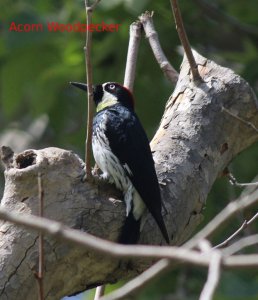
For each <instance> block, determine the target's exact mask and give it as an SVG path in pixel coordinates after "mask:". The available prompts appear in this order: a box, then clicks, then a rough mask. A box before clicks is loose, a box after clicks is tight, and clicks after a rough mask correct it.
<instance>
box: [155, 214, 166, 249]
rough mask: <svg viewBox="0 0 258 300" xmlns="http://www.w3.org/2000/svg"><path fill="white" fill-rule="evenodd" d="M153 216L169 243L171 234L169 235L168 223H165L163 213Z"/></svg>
mask: <svg viewBox="0 0 258 300" xmlns="http://www.w3.org/2000/svg"><path fill="white" fill-rule="evenodd" d="M153 217H154V219H155V221H156V223H157V224H158V226H159V229H160V231H161V233H162V235H163V237H164V239H165V241H166V242H167V244H168V245H169V236H168V232H167V228H166V225H165V223H164V220H163V217H162V215H161V214H160V215H155V216H154V215H153Z"/></svg>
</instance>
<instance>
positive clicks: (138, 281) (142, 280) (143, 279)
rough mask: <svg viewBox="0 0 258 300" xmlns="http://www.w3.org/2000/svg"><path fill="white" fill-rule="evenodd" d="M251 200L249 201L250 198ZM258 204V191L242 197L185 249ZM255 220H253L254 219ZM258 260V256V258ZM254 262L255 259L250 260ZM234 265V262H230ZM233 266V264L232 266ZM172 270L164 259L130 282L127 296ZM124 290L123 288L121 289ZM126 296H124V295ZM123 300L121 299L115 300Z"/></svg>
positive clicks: (209, 224)
mask: <svg viewBox="0 0 258 300" xmlns="http://www.w3.org/2000/svg"><path fill="white" fill-rule="evenodd" d="M249 197H251V198H250V200H249V201H248V198H249ZM257 202H258V190H257V191H256V192H253V193H252V194H251V195H246V196H245V197H243V196H242V197H240V198H239V199H238V200H236V201H235V202H232V203H230V204H228V205H227V206H226V207H225V208H224V210H223V211H222V212H220V213H219V214H218V215H217V216H216V217H215V218H214V219H213V220H212V221H211V222H210V223H208V224H207V225H206V226H205V227H204V228H203V229H202V230H201V231H200V232H199V233H197V234H196V235H195V236H194V237H193V238H192V239H190V240H189V241H188V242H187V243H186V244H185V245H184V247H185V248H187V249H191V248H194V247H196V246H198V245H200V241H202V240H205V239H206V238H207V237H208V236H210V235H211V234H212V233H214V232H215V231H216V230H217V229H218V228H219V227H220V226H222V225H223V224H224V223H225V222H226V221H227V220H229V219H230V218H232V217H233V216H234V215H235V214H236V213H237V212H238V211H240V210H242V209H244V208H247V207H250V206H252V205H254V204H256V203H257ZM252 219H253V218H252ZM257 258H258V256H257ZM250 260H251V261H253V259H252V258H251V259H250ZM234 262H235V261H234ZM230 263H232V261H230ZM235 263H236V264H239V265H240V267H241V266H242V264H241V261H236V262H235ZM231 266H232V264H231ZM170 268H171V262H170V260H169V259H162V260H160V261H158V262H157V263H156V264H154V265H153V266H151V267H150V268H149V269H148V270H146V271H144V272H143V273H142V274H140V275H139V276H138V277H136V278H134V279H133V280H132V281H130V282H132V285H131V284H130V282H129V283H128V284H127V285H126V289H127V292H126V295H127V296H128V295H131V294H132V293H134V292H135V288H136V287H135V285H137V290H140V289H141V288H142V287H143V286H145V285H147V284H148V283H149V282H151V281H152V280H153V279H154V278H155V277H157V276H159V275H160V274H161V273H163V272H166V270H168V269H170ZM121 289H123V288H121ZM119 290H120V289H118V290H117V293H118V294H119V293H121V294H123V293H125V292H124V291H122V290H121V291H119ZM123 295H124V294H123ZM111 299H112V298H110V299H109V298H107V299H106V298H104V299H103V300H111ZM114 299H121V298H114Z"/></svg>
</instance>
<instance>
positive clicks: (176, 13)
mask: <svg viewBox="0 0 258 300" xmlns="http://www.w3.org/2000/svg"><path fill="white" fill-rule="evenodd" d="M170 4H171V7H172V11H173V15H174V19H175V23H176V29H177V32H178V35H179V38H180V41H181V43H182V46H183V48H184V50H185V54H186V56H187V59H188V62H189V65H190V68H191V71H192V75H193V80H194V81H195V82H197V83H198V82H200V81H202V79H201V76H200V74H199V71H198V66H197V64H196V61H195V58H194V56H193V53H192V50H191V47H190V43H189V40H188V37H187V34H186V31H185V28H184V23H183V19H182V16H181V12H180V8H179V5H178V1H177V0H170Z"/></svg>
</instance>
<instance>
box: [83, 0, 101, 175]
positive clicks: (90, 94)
mask: <svg viewBox="0 0 258 300" xmlns="http://www.w3.org/2000/svg"><path fill="white" fill-rule="evenodd" d="M99 2H100V0H96V1H95V2H94V3H93V4H92V5H91V6H90V5H89V0H85V10H86V19H87V20H86V23H87V29H88V28H89V25H90V24H91V22H92V13H93V10H94V8H95V7H96V5H97V4H98V3H99ZM91 47H92V32H91V31H90V30H87V31H86V45H85V47H84V52H85V62H86V77H87V87H88V89H87V97H88V101H87V103H88V116H87V134H86V141H85V164H86V178H88V179H90V178H91V151H92V146H91V140H92V121H93V86H92V84H93V80H92V64H91Z"/></svg>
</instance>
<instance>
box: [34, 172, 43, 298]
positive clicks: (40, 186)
mask: <svg viewBox="0 0 258 300" xmlns="http://www.w3.org/2000/svg"><path fill="white" fill-rule="evenodd" d="M38 198H39V216H40V217H43V215H44V190H43V184H42V175H41V173H38ZM38 247H39V269H38V273H37V276H36V277H37V282H38V296H39V297H38V298H39V300H43V299H44V284H43V278H44V237H43V232H42V231H40V232H39V245H38Z"/></svg>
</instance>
